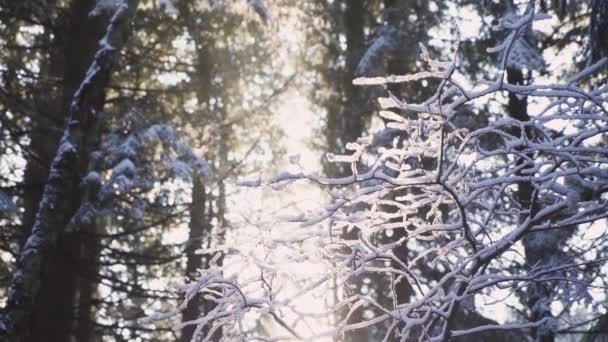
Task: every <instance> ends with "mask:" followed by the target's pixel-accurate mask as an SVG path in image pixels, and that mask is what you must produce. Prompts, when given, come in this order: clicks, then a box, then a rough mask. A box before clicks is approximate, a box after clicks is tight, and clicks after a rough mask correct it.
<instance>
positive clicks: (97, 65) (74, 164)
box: [0, 0, 137, 341]
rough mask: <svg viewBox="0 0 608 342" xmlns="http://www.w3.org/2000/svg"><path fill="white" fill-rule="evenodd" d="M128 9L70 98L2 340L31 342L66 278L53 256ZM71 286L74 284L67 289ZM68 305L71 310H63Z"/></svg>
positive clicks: (73, 201) (125, 30) (129, 6)
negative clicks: (38, 318)
mask: <svg viewBox="0 0 608 342" xmlns="http://www.w3.org/2000/svg"><path fill="white" fill-rule="evenodd" d="M125 5H126V6H121V7H119V8H118V9H117V10H116V13H115V14H114V16H113V17H112V19H111V21H110V24H109V25H108V27H107V31H106V35H105V37H104V41H105V44H101V45H100V46H99V48H98V50H97V53H96V54H95V58H94V61H93V63H92V64H91V66H90V67H89V69H88V72H87V74H86V76H85V78H84V80H83V81H82V82H81V83H80V87H79V88H78V90H77V91H76V92H75V94H74V96H73V98H72V102H71V104H70V107H69V110H68V117H69V120H68V123H67V125H66V128H65V131H64V134H63V137H62V139H61V142H60V144H59V148H58V150H57V152H56V154H55V157H54V158H53V161H52V163H51V167H50V172H49V178H48V182H47V183H46V186H45V188H44V191H43V193H42V196H41V202H40V205H39V208H38V211H37V214H36V218H35V220H34V223H33V226H32V230H31V233H30V236H29V238H28V239H27V241H26V243H25V245H24V247H23V249H22V252H21V255H20V257H19V260H18V262H17V268H16V271H15V273H14V275H13V278H12V280H11V283H10V286H9V290H8V298H7V304H6V307H5V308H4V310H3V314H2V317H1V322H0V323H1V324H0V338H2V339H3V340H10V341H27V340H30V337H31V336H34V335H35V332H34V331H33V330H35V329H34V328H33V327H34V325H33V320H34V319H35V314H34V313H35V312H37V309H38V308H39V307H40V306H41V305H42V304H41V301H40V300H48V299H45V298H44V297H41V296H43V295H44V294H45V292H46V291H47V290H52V289H51V286H52V285H49V284H47V283H45V281H47V280H48V279H51V278H53V277H54V278H57V279H58V280H63V279H61V277H62V276H63V274H62V273H58V274H55V273H54V272H61V271H62V270H61V269H58V268H57V259H55V258H54V257H56V256H58V255H60V253H59V251H60V250H61V248H64V247H65V246H66V240H64V239H62V235H63V234H64V233H65V228H66V226H67V224H68V222H69V220H70V219H71V218H72V216H73V215H74V214H75V211H76V209H77V207H78V205H79V200H80V198H79V197H80V196H78V193H79V184H80V179H81V177H82V176H83V174H84V172H85V171H86V168H87V164H88V157H89V152H90V151H91V148H92V147H95V146H94V143H95V142H96V141H97V140H98V138H99V132H98V131H97V128H98V125H99V116H98V115H97V114H96V113H98V112H100V111H101V109H102V107H103V103H104V100H105V88H106V86H107V85H108V83H109V80H110V75H111V72H112V69H113V68H114V66H115V64H116V60H117V58H118V53H119V52H120V50H121V48H122V47H123V45H124V44H125V42H126V39H127V37H128V36H129V33H130V30H131V28H130V24H131V21H132V19H133V15H134V14H135V8H136V7H137V0H130V1H126V3H125ZM87 15H88V13H87ZM63 268H70V264H64V265H63ZM68 286H73V285H66V287H68ZM57 290H58V291H59V292H57V293H54V295H56V296H58V297H60V296H62V295H63V294H64V292H63V289H61V288H58V289H57ZM43 291H44V292H43ZM74 291H75V290H74V289H70V292H71V293H70V295H72V296H73V294H74ZM66 292H67V291H66ZM46 293H48V292H46ZM72 303H73V300H72ZM48 304H49V303H44V305H48ZM64 306H67V308H66V309H62V308H63V307H64ZM48 310H49V312H50V311H51V310H53V312H52V314H51V315H50V316H47V317H46V319H49V320H51V319H52V317H61V320H62V321H63V320H64V319H68V317H73V310H74V306H73V305H72V306H69V305H66V303H60V305H59V306H56V307H50V308H48ZM70 328H71V327H67V328H66V327H65V326H59V327H53V328H52V329H53V330H52V331H50V334H57V335H55V336H66V331H65V330H66V329H67V330H68V332H67V334H68V335H69V329H70ZM55 336H50V335H46V336H44V337H43V338H42V339H41V340H48V341H62V340H61V339H56V338H55ZM39 341H40V340H39ZM65 341H67V340H65Z"/></svg>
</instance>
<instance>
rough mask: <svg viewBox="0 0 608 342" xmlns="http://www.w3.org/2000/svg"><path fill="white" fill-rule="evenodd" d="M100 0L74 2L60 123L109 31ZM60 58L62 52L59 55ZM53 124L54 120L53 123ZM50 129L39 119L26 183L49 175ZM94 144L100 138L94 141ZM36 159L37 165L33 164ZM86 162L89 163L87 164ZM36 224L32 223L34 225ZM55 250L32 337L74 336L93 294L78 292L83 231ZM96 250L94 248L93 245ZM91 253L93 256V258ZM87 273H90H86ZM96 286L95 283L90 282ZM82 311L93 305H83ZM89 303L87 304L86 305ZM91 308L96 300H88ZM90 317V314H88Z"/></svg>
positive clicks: (53, 134) (33, 198)
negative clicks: (97, 9)
mask: <svg viewBox="0 0 608 342" xmlns="http://www.w3.org/2000/svg"><path fill="white" fill-rule="evenodd" d="M95 4H96V1H94V0H78V1H74V2H73V3H72V6H71V8H70V16H69V26H68V28H67V34H66V40H65V45H64V46H63V56H61V57H63V58H64V59H63V60H53V61H52V63H51V64H52V65H51V66H50V67H51V68H52V69H58V68H59V69H63V71H62V73H63V82H62V88H63V89H62V94H61V97H60V99H61V100H60V102H61V104H60V105H58V104H57V105H55V106H54V107H55V108H52V107H51V111H50V115H51V116H52V117H53V118H54V121H55V124H56V123H57V122H61V121H63V120H62V119H63V118H61V117H62V116H63V115H65V114H63V113H68V107H69V105H70V100H71V98H72V96H73V95H74V93H75V92H76V89H78V87H79V86H80V83H81V82H82V80H83V78H84V76H85V73H86V71H87V68H88V67H89V65H90V64H91V61H92V60H93V56H94V54H95V51H96V49H97V42H98V41H99V39H100V38H101V37H102V35H103V31H104V28H105V25H104V21H103V20H102V18H95V17H90V16H89V13H90V12H91V10H92V9H93V8H94V6H95ZM53 57H54V59H59V58H61V57H60V56H53ZM51 71H53V70H51ZM51 127H53V126H51ZM55 127H56V128H54V129H53V128H52V129H51V130H49V126H48V125H46V124H44V123H39V124H38V125H36V129H37V131H36V132H35V133H34V135H33V138H32V144H31V146H30V147H31V148H32V150H33V151H35V152H37V157H39V162H38V163H36V162H35V161H33V160H30V162H32V163H31V164H30V163H28V169H29V171H30V172H29V173H28V172H27V171H26V183H28V182H30V181H31V182H32V183H33V184H36V182H40V181H41V180H43V179H46V177H48V170H49V167H50V161H51V158H52V156H53V149H55V150H56V148H57V146H58V144H59V140H60V139H61V134H60V133H59V132H60V130H59V129H58V126H55ZM92 143H93V144H94V142H92ZM30 165H31V167H30ZM85 165H86V164H85ZM80 174H81V172H78V173H73V174H72V176H73V177H77V179H74V180H73V182H75V183H77V182H79V178H78V177H79V176H80ZM41 189H42V186H38V185H37V186H35V187H33V188H32V193H31V194H29V195H28V196H27V198H28V200H27V202H29V205H28V207H27V208H26V210H29V212H26V213H25V217H26V218H27V219H26V220H24V223H29V224H31V223H32V221H33V216H34V214H35V210H34V209H35V207H36V206H37V205H34V203H37V202H40V200H41V195H42V193H41ZM68 197H69V200H67V202H69V204H68V206H69V208H66V209H67V212H70V213H74V212H76V210H77V208H78V207H79V205H80V197H81V193H80V190H79V189H78V188H75V189H73V191H72V192H71V193H70V194H68ZM28 227H31V226H28ZM57 246H58V248H56V249H55V250H53V251H52V252H51V253H49V254H48V255H47V260H46V262H47V269H48V271H47V272H46V273H45V277H44V278H43V279H42V280H41V283H42V286H41V288H40V294H39V297H38V303H37V305H36V308H35V311H34V313H33V325H32V327H33V329H32V333H31V335H30V341H32V342H35V341H42V340H53V341H68V340H69V339H70V336H71V334H72V329H73V327H74V325H76V324H75V317H74V313H75V312H76V307H77V304H76V299H77V297H78V298H80V299H81V300H82V301H83V304H86V303H88V299H87V298H85V297H86V295H87V294H80V295H77V292H78V288H77V281H78V280H77V278H78V271H79V267H78V266H77V265H79V262H78V260H79V259H80V253H81V250H82V248H83V241H82V240H81V236H80V234H78V233H77V232H61V233H60V234H59V235H58V239H57ZM89 252H90V253H92V252H94V251H89ZM91 257H92V256H91V255H90V254H89V255H87V258H91ZM83 279H84V278H83ZM86 286H88V287H90V286H91V285H86ZM78 306H79V311H81V313H82V312H84V311H85V310H87V308H85V307H80V305H78ZM85 306H86V305H85ZM88 310H89V311H90V306H88ZM87 319H90V317H88V315H87Z"/></svg>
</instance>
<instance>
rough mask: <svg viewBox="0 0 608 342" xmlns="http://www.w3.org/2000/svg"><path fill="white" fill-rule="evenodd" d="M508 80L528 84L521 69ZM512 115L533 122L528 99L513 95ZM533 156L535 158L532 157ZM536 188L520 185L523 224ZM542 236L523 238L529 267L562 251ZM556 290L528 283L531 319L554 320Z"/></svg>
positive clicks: (538, 335)
mask: <svg viewBox="0 0 608 342" xmlns="http://www.w3.org/2000/svg"><path fill="white" fill-rule="evenodd" d="M507 81H508V82H509V83H511V84H517V85H523V84H524V83H525V81H526V79H525V77H524V74H523V72H522V71H521V70H519V69H513V68H508V69H507ZM507 112H508V113H509V116H510V117H511V118H513V119H516V120H519V121H522V122H525V121H529V120H530V116H529V114H528V100H527V98H525V97H523V98H518V97H517V96H516V95H515V94H512V93H509V103H508V107H507ZM516 133H517V134H521V135H527V136H528V139H532V138H533V137H532V136H530V135H531V132H528V131H523V132H516ZM529 157H533V156H529ZM524 162H525V161H524V160H523V159H520V161H518V163H519V164H522V163H524ZM519 174H522V175H523V174H525V170H520V171H519ZM533 195H534V188H533V185H532V184H531V183H530V182H529V181H521V182H518V184H517V192H516V195H515V198H516V199H517V202H518V203H519V205H520V206H521V208H520V210H521V211H522V214H521V215H520V222H519V223H521V222H523V221H524V220H525V219H526V218H527V217H528V216H533V215H534V212H535V211H536V208H534V205H533ZM538 234H544V233H530V234H528V235H526V236H525V237H524V238H523V239H522V242H523V245H524V252H525V256H526V262H527V264H528V265H529V266H538V265H543V264H546V263H547V262H548V261H549V258H550V250H552V249H556V248H558V246H546V245H543V244H542V243H538V237H537V235H538ZM552 293H553V290H552V288H551V287H550V285H549V284H545V283H534V282H531V283H530V284H528V288H527V292H526V303H525V304H526V305H527V306H528V310H529V311H530V320H531V321H533V322H535V321H539V320H541V319H544V318H551V317H552V314H551V307H550V304H551V297H552ZM532 334H533V338H534V340H535V341H537V342H553V341H554V340H555V335H554V333H553V332H552V331H551V330H550V329H540V328H536V329H533V331H532Z"/></svg>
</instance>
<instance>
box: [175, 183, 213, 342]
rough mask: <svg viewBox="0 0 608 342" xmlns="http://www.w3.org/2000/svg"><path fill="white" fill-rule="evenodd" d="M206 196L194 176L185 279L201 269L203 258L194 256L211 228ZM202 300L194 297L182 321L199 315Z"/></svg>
mask: <svg viewBox="0 0 608 342" xmlns="http://www.w3.org/2000/svg"><path fill="white" fill-rule="evenodd" d="M206 204H207V195H206V189H205V184H204V183H203V179H202V176H201V175H199V174H195V175H194V177H193V180H192V202H191V204H190V223H189V225H188V229H189V233H188V247H187V248H186V251H185V252H186V278H187V280H192V279H194V278H195V277H196V276H197V272H198V270H199V269H201V268H202V267H203V256H202V255H198V254H195V251H196V250H197V249H198V248H199V247H200V245H201V242H202V239H203V237H204V236H205V234H206V232H208V231H209V230H210V229H211V227H210V226H209V220H208V219H207V218H206V214H207V213H206V210H205V208H206ZM201 306H202V299H201V298H200V297H199V296H194V298H192V299H191V300H190V302H189V303H188V306H187V307H186V309H185V310H184V311H183V312H182V320H183V321H191V320H194V319H196V318H197V317H198V316H199V314H200V309H201ZM195 329H196V326H193V325H189V326H186V327H184V328H183V329H182V334H181V338H180V340H181V341H182V342H190V340H191V339H192V335H193V334H194V330H195Z"/></svg>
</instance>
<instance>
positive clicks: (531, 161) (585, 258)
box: [151, 12, 608, 341]
mask: <svg viewBox="0 0 608 342" xmlns="http://www.w3.org/2000/svg"><path fill="white" fill-rule="evenodd" d="M534 18H536V17H535V15H534V14H533V13H532V12H528V13H527V14H525V15H524V16H523V17H520V18H512V19H511V20H509V21H504V22H503V23H502V26H503V28H506V29H509V30H511V31H512V32H511V33H510V35H509V36H508V37H509V38H507V40H508V41H509V42H508V44H505V45H504V46H500V47H499V48H500V49H498V50H504V49H506V50H512V49H511V48H510V47H509V46H510V45H513V44H514V41H515V40H516V39H517V37H519V35H520V32H523V30H527V29H528V26H529V25H530V23H531V21H532V20H534ZM422 57H423V59H425V61H426V62H427V63H426V64H425V65H427V66H428V70H424V71H421V72H418V73H415V74H412V75H398V76H388V77H374V78H358V79H356V80H355V81H354V83H355V84H357V85H384V84H387V83H395V82H418V81H421V80H425V79H430V78H438V79H441V80H442V81H441V83H440V85H439V86H438V88H437V89H436V92H435V93H434V94H433V95H432V96H430V97H429V98H428V99H427V100H426V101H423V102H422V103H410V102H408V101H407V99H398V98H395V97H394V96H393V95H391V94H389V96H388V97H386V98H382V99H381V101H382V102H383V103H384V105H383V107H384V110H383V111H381V112H380V116H381V117H382V118H383V119H384V120H385V122H386V128H385V129H384V130H383V131H381V132H379V133H377V134H376V136H373V137H366V138H361V139H359V140H358V141H356V142H352V143H350V144H349V145H348V146H347V150H348V151H349V153H347V154H344V155H334V154H329V155H328V159H329V161H330V162H335V163H347V164H350V165H351V171H352V174H351V175H350V176H346V177H343V178H327V177H323V176H321V175H318V174H315V173H306V172H303V171H299V172H284V173H281V174H279V175H277V176H275V177H272V178H269V179H261V178H258V179H255V180H253V181H247V182H244V183H243V185H247V186H271V187H280V186H285V185H289V184H293V183H296V182H299V181H308V182H312V183H316V184H318V185H320V186H322V187H326V188H327V189H328V192H329V193H330V195H331V197H332V198H333V200H332V202H331V203H329V204H328V205H327V206H326V207H324V208H321V209H320V210H319V211H318V212H314V213H309V214H304V215H298V216H296V217H291V218H288V219H285V220H284V221H286V222H283V223H281V224H278V223H277V224H276V225H273V228H272V229H270V228H268V229H264V228H263V227H261V228H260V229H259V230H258V232H259V233H258V234H256V235H247V236H244V237H242V240H238V241H233V242H232V243H231V244H230V245H229V246H225V248H226V250H228V249H230V250H233V251H234V250H238V249H241V250H245V249H246V248H245V247H244V246H247V245H250V246H256V248H257V246H264V247H266V249H265V252H266V254H265V257H263V258H260V257H257V256H255V255H254V254H248V255H242V256H241V257H242V258H243V260H244V261H242V262H244V263H245V265H246V266H244V267H243V268H244V269H248V270H252V269H253V270H256V271H257V272H247V276H245V275H243V274H239V273H234V274H233V275H232V276H231V277H226V276H222V273H221V272H220V271H219V270H218V269H216V268H211V269H208V270H203V275H202V276H201V278H199V279H198V280H196V281H194V282H193V283H192V284H188V285H186V286H184V287H182V288H181V289H182V291H183V292H184V294H185V298H186V299H185V302H184V304H182V305H181V306H180V307H178V308H177V309H176V310H174V311H171V312H170V313H168V314H166V315H164V314H160V315H155V316H152V317H151V319H163V318H166V317H169V316H174V315H176V314H177V313H178V312H179V311H180V309H181V308H183V307H185V305H186V303H187V300H188V298H190V297H191V296H192V295H193V293H199V292H202V293H205V294H208V295H209V298H210V299H211V300H213V301H215V302H216V303H218V306H216V307H215V309H213V310H212V311H210V312H205V313H202V315H201V317H200V318H199V319H198V320H196V321H193V322H191V323H192V324H196V325H197V326H198V327H203V326H206V327H212V329H213V328H214V327H217V329H219V327H221V328H222V329H223V331H224V335H223V340H224V341H232V340H236V339H237V338H236V337H237V336H247V339H250V340H256V339H258V340H264V341H266V340H268V341H281V340H305V341H314V340H318V339H319V338H321V337H324V336H341V335H343V334H344V333H346V332H348V331H352V330H362V329H364V330H370V331H371V330H373V331H375V332H381V333H382V334H383V336H384V341H410V340H412V339H414V340H419V341H447V340H448V339H449V338H450V337H456V336H480V335H479V334H485V333H488V332H489V331H494V330H499V331H509V332H512V333H514V334H517V333H522V332H526V331H529V330H531V329H548V330H552V331H557V330H559V329H566V328H567V327H568V326H570V325H571V324H572V325H574V324H575V323H571V322H566V321H559V320H556V319H551V318H542V319H540V320H536V321H528V320H525V319H520V320H516V321H514V322H511V323H509V324H502V325H500V324H498V323H496V322H493V323H490V322H492V321H491V320H489V319H487V318H483V317H482V318H483V319H482V318H479V319H478V322H479V324H476V325H474V326H469V327H464V328H463V327H460V326H458V324H457V322H456V321H457V319H456V317H458V316H459V315H462V314H463V313H465V312H470V311H475V305H474V304H472V303H474V298H476V297H477V296H484V295H488V294H491V293H492V292H493V291H495V290H497V289H505V288H507V289H511V294H510V297H511V298H512V297H514V295H513V294H512V293H513V292H517V291H519V290H520V289H522V288H525V287H526V286H529V285H530V284H532V283H535V284H537V283H543V284H545V285H547V286H551V287H553V288H556V289H558V290H557V291H555V294H556V295H555V296H556V298H554V300H562V301H564V302H566V301H567V302H576V301H580V302H581V303H583V302H585V301H587V300H588V299H589V297H590V295H589V289H590V288H593V287H594V286H598V285H597V283H596V282H597V279H598V278H597V277H598V275H599V274H600V273H599V272H600V270H601V268H602V266H604V265H605V264H606V259H605V258H601V259H600V258H598V259H595V258H594V257H593V256H594V255H596V253H598V252H599V251H600V248H601V247H600V245H601V244H600V242H601V241H604V240H605V238H601V239H600V238H598V239H597V240H596V242H597V243H596V242H590V243H588V244H581V243H580V242H578V241H581V239H582V236H584V235H585V229H586V227H589V225H592V224H597V223H600V222H602V220H605V219H606V217H607V215H606V212H607V209H608V196H607V195H606V193H607V192H608V167H607V165H608V151H607V149H606V147H605V142H606V141H607V139H608V115H607V114H606V110H607V109H608V86H606V85H599V86H597V87H593V88H589V89H583V87H582V86H581V85H579V83H580V81H581V80H582V79H584V78H587V77H590V76H592V75H593V74H595V73H597V72H599V71H600V70H602V69H603V68H605V67H606V66H607V64H608V60H606V59H603V60H601V61H599V62H597V63H596V64H594V65H592V66H590V67H588V68H586V69H585V70H582V71H581V72H579V73H578V74H577V75H574V76H573V77H571V78H570V79H569V80H568V81H566V82H565V83H557V84H545V85H543V84H534V83H533V84H530V85H527V86H521V85H514V84H509V83H508V82H506V81H505V80H504V77H501V78H499V79H497V80H481V81H478V83H477V84H473V85H472V86H470V87H466V86H463V85H461V84H459V83H458V82H457V81H456V80H454V79H453V74H454V70H455V69H456V68H457V67H458V66H457V64H456V58H454V59H453V60H451V61H438V60H434V59H431V58H430V57H429V56H428V53H427V52H426V51H425V50H423V56H422ZM507 57H508V56H507ZM498 67H499V69H501V68H504V67H505V66H504V65H499V66H498ZM504 92H509V93H514V94H518V95H522V96H537V97H541V98H543V99H545V100H546V103H547V104H546V105H545V106H544V107H543V108H540V109H538V110H537V111H536V112H531V113H530V117H531V119H530V120H529V121H525V122H524V121H519V120H516V119H514V118H510V117H508V116H506V115H504V114H502V113H494V114H493V117H494V118H495V120H487V121H483V122H482V123H477V121H474V120H471V121H470V122H473V124H471V125H468V126H467V127H463V126H462V125H460V124H459V123H458V121H457V117H458V115H462V114H461V113H460V112H459V110H461V109H463V108H474V107H475V106H476V105H477V104H478V102H476V100H477V99H482V98H483V99H486V98H491V97H493V96H495V95H498V94H500V93H504ZM395 109H402V110H405V111H407V113H408V114H407V115H404V114H403V112H404V111H398V110H395ZM469 115H474V114H472V113H471V114H469ZM477 115H482V114H477ZM555 122H560V123H561V124H560V125H561V126H562V127H563V128H564V129H563V131H561V132H556V131H555V129H554V128H553V127H554V124H555ZM523 182H525V183H526V184H531V191H532V195H531V200H530V201H528V202H523V201H521V200H520V199H518V198H517V196H515V195H514V193H515V191H516V189H518V187H519V186H520V184H522V183H523ZM523 239H528V243H529V244H538V245H539V246H541V247H544V248H542V250H544V251H545V253H547V256H548V257H547V258H545V260H549V261H548V262H547V263H542V264H531V265H526V264H525V262H523V263H522V262H521V254H522V253H521V242H522V240H523ZM577 242H578V243H577ZM556 246H562V247H563V248H557V247H556ZM580 246H586V247H584V248H587V249H586V250H580ZM403 250H406V251H407V252H406V253H404V252H402V251H403ZM234 253H236V254H238V253H239V252H238V251H235V252H234ZM312 255H314V256H317V257H318V258H317V259H314V260H316V262H318V263H319V264H322V265H323V267H321V266H319V270H322V271H319V272H316V273H315V274H313V275H312V276H310V275H307V276H306V277H304V276H300V275H298V274H297V272H296V270H295V269H297V267H298V265H299V263H304V262H311V261H310V260H312V259H311V258H312ZM514 256H515V257H514ZM583 269H584V270H585V271H584V272H585V273H584V275H580V274H581V273H582V271H581V270H583ZM256 273H257V275H255V274H256ZM252 274H253V275H252ZM366 276H367V277H369V279H381V281H384V282H385V283H383V284H387V287H388V289H387V292H388V293H389V294H386V293H382V294H381V295H386V296H387V298H388V299H387V300H382V301H381V300H378V299H377V298H374V297H373V296H371V295H370V294H369V293H367V292H364V291H362V290H361V291H360V289H361V288H356V287H352V286H349V284H351V283H352V282H353V281H355V279H361V278H362V277H366ZM372 276H373V277H375V278H372ZM268 279H286V280H284V282H285V283H289V282H291V281H293V283H294V284H295V285H293V288H295V289H297V290H296V291H289V290H287V289H288V288H289V287H288V286H277V285H276V284H275V285H272V284H271V283H272V282H268ZM378 281H380V280H378ZM401 282H404V283H407V284H409V286H410V287H411V291H410V292H409V297H408V298H407V300H402V299H399V298H398V296H397V295H396V294H395V293H396V291H397V290H396V289H397V287H398V284H400V283H401ZM328 289H329V290H328ZM337 289H344V290H343V291H342V295H341V296H337V297H335V298H334V299H333V301H332V300H330V299H329V297H331V296H333V294H335V293H336V292H332V291H334V290H337ZM346 289H348V290H346ZM328 293H330V295H328ZM315 296H320V297H321V298H328V302H329V303H330V305H327V306H326V307H323V308H322V309H319V310H318V311H316V312H306V311H305V310H302V309H301V308H299V307H298V303H299V302H298V299H300V298H302V297H307V298H315ZM560 296H561V297H560ZM541 304H542V305H547V308H546V309H548V310H550V308H549V306H548V305H549V304H550V303H547V302H543V303H541ZM541 304H539V305H541ZM249 314H252V315H254V317H263V316H264V315H271V316H272V317H274V319H276V320H279V319H280V320H281V322H280V323H278V324H279V325H280V326H281V327H283V329H278V330H277V331H280V333H279V334H277V335H272V334H268V335H264V334H261V335H260V334H256V333H255V332H249V333H247V334H246V332H245V331H244V330H243V329H242V327H241V326H240V324H241V323H243V322H244V318H243V317H245V316H246V315H249ZM256 315H257V316H256ZM328 317H335V319H333V320H332V323H331V324H330V325H329V326H327V327H326V328H325V329H324V330H322V331H313V330H314V329H313V330H308V329H306V328H305V327H306V326H311V325H314V323H311V322H315V321H316V322H318V321H319V320H323V319H327V318H328ZM316 326H319V324H317V325H316ZM201 329H202V328H201ZM283 333H284V334H283ZM483 336H485V335H483ZM519 337H520V338H522V339H523V337H522V336H521V335H519ZM208 338H209V336H208Z"/></svg>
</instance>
